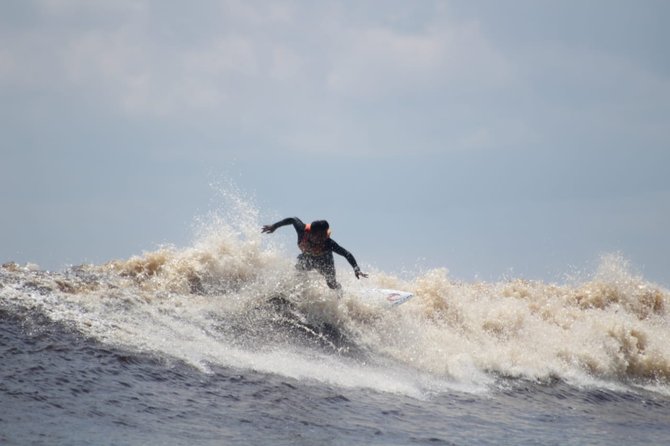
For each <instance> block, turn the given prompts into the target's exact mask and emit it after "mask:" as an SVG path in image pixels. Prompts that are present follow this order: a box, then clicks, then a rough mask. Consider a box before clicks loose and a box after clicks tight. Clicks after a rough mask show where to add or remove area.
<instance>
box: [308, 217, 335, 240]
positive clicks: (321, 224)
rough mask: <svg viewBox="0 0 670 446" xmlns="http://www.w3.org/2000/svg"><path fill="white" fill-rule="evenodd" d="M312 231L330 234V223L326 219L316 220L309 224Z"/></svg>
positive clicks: (316, 233)
mask: <svg viewBox="0 0 670 446" xmlns="http://www.w3.org/2000/svg"><path fill="white" fill-rule="evenodd" d="M309 227H310V231H311V232H312V234H314V235H326V236H330V225H329V224H328V222H327V221H326V220H316V221H313V222H312V224H310V225H309Z"/></svg>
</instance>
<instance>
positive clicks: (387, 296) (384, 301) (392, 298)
mask: <svg viewBox="0 0 670 446" xmlns="http://www.w3.org/2000/svg"><path fill="white" fill-rule="evenodd" d="M413 296H414V294H412V293H410V292H408V291H400V290H391V289H388V288H367V289H364V290H361V297H362V298H363V300H365V301H366V302H369V303H371V304H373V305H379V306H382V307H389V308H390V307H397V306H398V305H401V304H404V303H405V302H407V301H408V300H410V299H411V298H412V297H413Z"/></svg>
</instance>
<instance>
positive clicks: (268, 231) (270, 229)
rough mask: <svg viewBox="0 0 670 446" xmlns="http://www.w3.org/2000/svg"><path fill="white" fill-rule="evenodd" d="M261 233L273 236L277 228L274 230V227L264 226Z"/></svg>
mask: <svg viewBox="0 0 670 446" xmlns="http://www.w3.org/2000/svg"><path fill="white" fill-rule="evenodd" d="M261 232H262V233H263V234H265V233H268V234H272V233H273V232H275V228H273V227H272V225H265V226H263V228H262V230H261Z"/></svg>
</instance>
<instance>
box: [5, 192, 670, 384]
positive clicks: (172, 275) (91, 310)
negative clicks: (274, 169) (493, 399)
mask: <svg viewBox="0 0 670 446" xmlns="http://www.w3.org/2000/svg"><path fill="white" fill-rule="evenodd" d="M259 227H260V224H259V222H258V218H257V213H256V211H255V210H254V209H253V207H252V206H250V205H248V204H247V203H245V202H244V201H243V200H239V202H238V206H237V208H236V210H235V212H233V213H232V215H227V216H220V215H214V216H210V218H209V220H208V223H207V224H203V225H202V227H201V228H200V229H201V230H200V233H199V236H198V237H197V239H196V241H195V242H194V243H193V245H192V246H190V247H187V248H182V249H180V248H176V247H162V248H160V249H158V250H156V251H153V252H148V253H144V254H142V255H139V256H135V257H132V258H130V259H126V260H117V261H113V262H109V263H106V264H102V265H81V266H76V267H71V268H68V269H66V270H64V271H62V272H47V271H41V270H39V269H37V268H35V267H31V266H30V265H26V266H20V265H16V264H13V263H8V264H5V265H3V266H2V268H0V297H1V298H0V306H1V309H2V310H3V311H5V312H13V313H15V314H25V312H26V311H33V312H37V313H39V314H41V315H44V316H46V317H47V318H48V319H49V320H51V321H52V322H54V323H58V324H63V325H65V326H68V327H70V328H71V329H72V330H74V331H76V332H78V333H81V334H82V335H83V336H86V337H90V338H92V339H95V340H97V341H99V342H101V343H104V344H110V345H114V346H120V347H123V348H127V349H130V350H133V351H137V352H143V353H148V354H152V355H163V356H165V357H169V358H175V359H177V360H180V361H185V362H187V363H189V364H191V365H193V366H194V367H197V368H200V369H201V370H203V371H205V372H207V371H208V370H209V367H210V366H211V365H216V366H225V367H237V368H246V369H254V370H257V371H261V372H268V373H275V374H280V375H284V376H287V377H291V378H295V379H304V380H313V381H315V382H327V383H331V384H334V385H338V386H348V387H369V388H373V389H378V390H382V391H389V392H401V393H406V394H411V395H416V396H420V395H425V394H426V393H430V392H439V391H441V390H444V389H454V388H456V389H460V390H466V391H486V390H487V389H489V388H491V387H492V386H495V385H496V384H497V383H499V382H500V380H501V379H508V378H520V379H528V380H534V381H540V382H543V381H547V382H551V381H552V380H556V379H558V380H562V381H565V382H568V383H572V384H576V385H580V386H585V385H588V386H624V387H626V388H630V387H635V386H644V387H645V388H648V389H653V390H655V391H658V392H663V393H666V394H670V318H669V315H668V304H669V303H670V301H669V299H670V297H669V296H670V294H669V292H668V291H667V290H666V289H664V288H662V287H660V286H658V285H655V284H653V283H650V282H647V281H645V280H644V278H642V277H640V276H638V275H635V274H633V273H631V272H630V268H629V266H628V264H627V262H626V261H625V260H624V259H623V258H621V257H620V256H616V255H610V256H606V257H604V258H603V259H602V261H601V264H600V266H599V268H598V270H597V271H596V272H595V273H594V274H592V276H591V277H589V278H588V279H586V280H583V281H581V282H576V283H570V284H553V283H545V282H541V281H528V280H521V279H512V280H505V281H499V282H492V283H486V282H476V283H467V282H462V281H456V280H453V279H451V278H450V277H449V274H448V271H447V270H446V269H433V270H429V271H425V272H423V273H421V274H418V275H416V277H413V278H410V279H401V278H399V277H396V276H393V275H390V274H385V273H383V272H381V271H377V272H374V273H373V274H372V275H371V278H370V279H368V281H366V282H365V283H362V281H358V282H355V281H353V280H347V279H346V278H343V286H344V289H345V292H344V294H343V296H342V297H341V298H339V299H338V297H337V296H336V295H335V294H334V293H333V292H332V291H331V290H329V289H328V288H327V287H326V286H325V285H324V284H323V283H322V282H323V281H322V280H321V278H320V277H318V276H310V277H309V280H306V281H305V280H302V279H299V278H297V277H296V276H295V274H294V269H293V261H292V259H291V258H290V257H289V256H287V255H285V254H283V253H282V249H281V248H280V247H277V246H273V245H272V244H271V243H269V241H268V240H267V239H262V238H261V235H260V234H259V231H258V228H259ZM362 287H384V288H397V289H405V290H408V291H411V292H413V293H415V297H414V298H413V299H412V300H410V301H409V302H407V303H405V304H403V305H401V306H400V307H397V308H393V309H387V308H379V307H375V306H374V305H371V304H370V303H369V302H367V301H365V299H364V298H363V297H361V295H362Z"/></svg>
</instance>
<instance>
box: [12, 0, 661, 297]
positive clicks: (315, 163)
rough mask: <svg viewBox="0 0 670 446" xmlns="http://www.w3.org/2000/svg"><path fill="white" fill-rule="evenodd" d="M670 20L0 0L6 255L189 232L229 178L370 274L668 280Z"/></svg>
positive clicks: (614, 11)
mask: <svg viewBox="0 0 670 446" xmlns="http://www.w3.org/2000/svg"><path fill="white" fill-rule="evenodd" d="M669 21H670V3H668V2H666V1H662V0H660V1H653V0H641V1H618V0H602V1H596V0H580V1H573V0H566V1H549V0H538V1H535V0H528V1H525V0H515V1H509V2H499V1H494V0H490V1H483V0H481V1H465V0H462V1H447V0H445V1H428V0H426V1H421V2H409V1H393V0H377V1H365V0H362V1H324V2H313V1H242V0H237V1H232V0H231V1H228V0H220V1H213V0H203V1H198V2H177V1H167V0H134V1H131V0H100V1H95V2H90V1H87V0H40V1H37V0H25V1H4V2H2V3H0V135H1V136H0V155H1V158H2V161H1V162H0V191H1V192H0V209H1V210H2V211H1V215H2V218H0V262H5V261H11V260H13V261H16V262H19V263H26V262H32V263H36V264H38V265H40V267H42V268H45V269H62V268H64V267H66V266H67V265H71V264H75V265H76V264H81V263H102V262H106V261H109V260H113V259H122V258H128V257H131V256H133V255H140V254H142V252H145V251H151V250H154V249H156V248H157V247H158V246H161V245H163V244H172V245H175V246H179V247H185V246H189V244H192V243H193V238H194V226H195V222H196V221H198V220H199V219H200V218H201V217H202V216H203V215H207V214H208V213H211V212H219V211H221V209H220V208H221V207H222V206H225V203H224V201H225V200H222V198H221V197H222V193H221V186H220V185H221V184H233V185H234V188H236V189H238V190H239V191H241V193H242V195H244V196H245V197H248V199H249V200H250V201H252V202H253V203H254V206H256V207H257V209H258V211H259V213H260V216H261V220H262V222H263V223H271V222H273V221H276V220H278V219H280V218H283V217H287V216H298V217H300V218H302V219H303V220H305V221H311V220H316V219H322V218H325V219H328V220H329V221H330V223H331V226H332V228H333V238H334V239H335V240H336V241H338V242H339V243H340V244H341V245H342V246H344V247H345V248H347V249H349V250H350V251H351V252H352V253H353V254H354V255H355V256H356V257H357V259H358V261H359V263H360V264H361V265H363V266H364V269H372V270H379V271H385V272H389V273H401V272H405V273H407V272H412V271H425V270H427V269H431V268H446V269H448V271H449V276H450V277H452V278H453V279H454V280H463V281H473V280H486V281H488V280H499V279H501V278H510V277H512V278H524V279H529V280H546V281H561V280H564V279H565V278H566V277H567V276H570V275H573V274H575V273H579V272H582V271H587V272H588V271H592V270H594V269H595V268H597V266H598V264H599V262H600V259H601V257H602V256H604V255H611V254H616V255H619V256H621V258H623V259H625V260H626V261H627V262H628V263H629V264H630V265H631V268H632V269H633V270H634V271H635V272H636V273H639V274H641V275H643V276H644V277H645V278H647V279H648V280H650V281H653V282H656V283H659V284H662V285H663V286H669V285H670V268H668V266H669V265H670V254H669V253H670V231H668V228H669V227H670V175H668V166H669V165H670V48H668V47H669V45H670V44H669V43H668V42H670V28H669V27H668V26H667V23H668V22H669ZM292 232H293V231H292V230H290V228H285V229H284V230H283V231H278V232H277V233H275V234H274V235H273V236H272V237H277V240H280V241H285V243H286V253H287V256H293V255H295V254H297V248H296V247H295V246H294V243H295V240H294V238H295V234H293V233H292ZM340 261H341V259H338V265H343V266H342V268H348V267H347V266H346V264H342V263H339V262H340ZM345 271H346V269H345ZM340 274H342V273H340Z"/></svg>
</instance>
